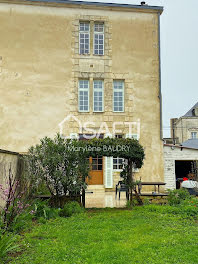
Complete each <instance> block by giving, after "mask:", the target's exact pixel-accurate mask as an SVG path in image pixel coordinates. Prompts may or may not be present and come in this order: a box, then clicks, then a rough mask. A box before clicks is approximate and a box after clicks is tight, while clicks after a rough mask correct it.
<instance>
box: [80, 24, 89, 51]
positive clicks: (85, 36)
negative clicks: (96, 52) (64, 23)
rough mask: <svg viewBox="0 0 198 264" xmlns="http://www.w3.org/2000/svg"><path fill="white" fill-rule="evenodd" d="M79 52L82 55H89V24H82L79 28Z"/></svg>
mask: <svg viewBox="0 0 198 264" xmlns="http://www.w3.org/2000/svg"><path fill="white" fill-rule="evenodd" d="M79 30H80V33H79V47H80V49H79V52H80V54H88V53H89V35H90V33H89V23H88V22H80V26H79Z"/></svg>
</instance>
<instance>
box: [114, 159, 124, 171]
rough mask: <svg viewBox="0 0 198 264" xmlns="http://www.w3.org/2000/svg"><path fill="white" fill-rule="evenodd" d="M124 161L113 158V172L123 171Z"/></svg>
mask: <svg viewBox="0 0 198 264" xmlns="http://www.w3.org/2000/svg"><path fill="white" fill-rule="evenodd" d="M123 163H124V160H123V159H122V158H118V157H117V158H113V169H114V170H122V169H123Z"/></svg>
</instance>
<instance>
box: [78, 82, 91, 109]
mask: <svg viewBox="0 0 198 264" xmlns="http://www.w3.org/2000/svg"><path fill="white" fill-rule="evenodd" d="M78 109H79V111H80V112H89V81H88V80H79V83H78Z"/></svg>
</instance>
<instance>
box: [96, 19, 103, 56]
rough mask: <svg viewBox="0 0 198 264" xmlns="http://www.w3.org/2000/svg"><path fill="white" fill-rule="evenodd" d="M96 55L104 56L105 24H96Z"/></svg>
mask: <svg viewBox="0 0 198 264" xmlns="http://www.w3.org/2000/svg"><path fill="white" fill-rule="evenodd" d="M94 54H95V55H104V23H94Z"/></svg>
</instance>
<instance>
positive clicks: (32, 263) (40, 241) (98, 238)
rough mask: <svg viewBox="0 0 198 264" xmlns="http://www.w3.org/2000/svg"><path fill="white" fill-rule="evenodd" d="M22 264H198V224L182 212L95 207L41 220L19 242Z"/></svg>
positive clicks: (15, 259) (19, 259)
mask: <svg viewBox="0 0 198 264" xmlns="http://www.w3.org/2000/svg"><path fill="white" fill-rule="evenodd" d="M20 244H21V245H22V247H23V248H24V251H23V252H22V254H21V255H20V256H18V257H15V258H13V259H12V261H11V262H10V263H13V264H14V263H18V264H23V263H24V264H27V263H28V264H42V263H43V264H44V263H45V264H54V263H59V264H63V263H64V264H65V263H68V264H69V263H71V264H77V263H81V264H84V263H90V264H94V263H97V264H99V263H107V264H114V263H119V264H122V263H123V264H125V263H130V264H131V263H132V264H144V263H145V264H177V263H178V264H197V263H198V225H197V223H196V222H195V221H194V220H187V219H182V217H181V216H178V215H173V214H164V213H160V212H152V211H150V210H147V209H146V208H145V207H139V208H136V209H134V210H133V211H129V210H116V209H109V210H91V211H88V212H87V213H85V214H81V215H76V216H72V217H70V218H57V219H55V220H50V221H48V222H47V223H46V224H41V225H37V226H35V227H34V228H33V230H32V231H31V232H30V233H26V234H25V235H24V237H23V238H22V241H20Z"/></svg>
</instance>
